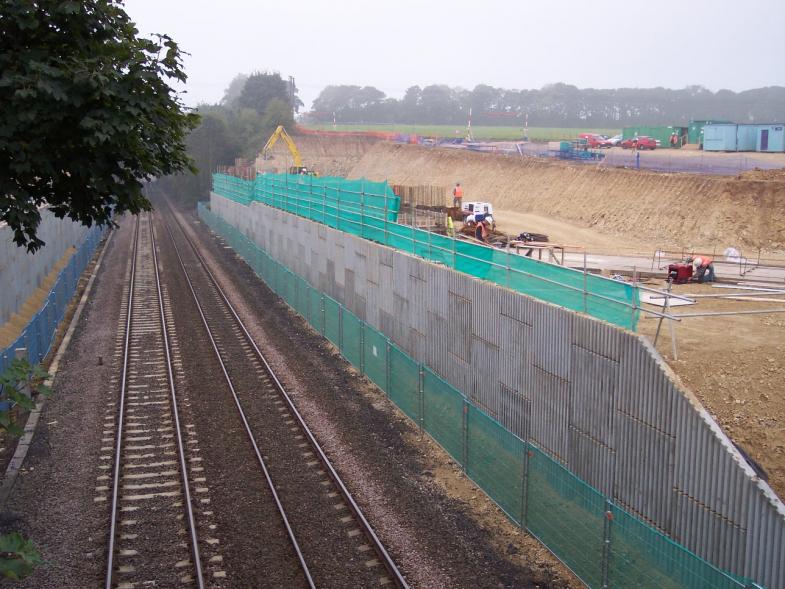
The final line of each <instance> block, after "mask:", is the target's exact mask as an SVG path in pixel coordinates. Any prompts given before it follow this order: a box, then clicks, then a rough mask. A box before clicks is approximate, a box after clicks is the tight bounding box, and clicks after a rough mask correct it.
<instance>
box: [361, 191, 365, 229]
mask: <svg viewBox="0 0 785 589" xmlns="http://www.w3.org/2000/svg"><path fill="white" fill-rule="evenodd" d="M364 229H365V182H363V183H362V184H361V185H360V237H365V231H364Z"/></svg>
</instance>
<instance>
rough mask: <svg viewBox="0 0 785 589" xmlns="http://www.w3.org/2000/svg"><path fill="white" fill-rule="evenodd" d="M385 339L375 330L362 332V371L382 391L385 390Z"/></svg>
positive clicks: (386, 360) (386, 385) (386, 386)
mask: <svg viewBox="0 0 785 589" xmlns="http://www.w3.org/2000/svg"><path fill="white" fill-rule="evenodd" d="M388 361H389V360H388V358H387V338H386V337H384V336H383V335H382V334H381V333H379V332H378V331H376V330H375V329H371V328H366V329H365V330H364V332H363V362H364V366H363V370H364V372H365V374H366V376H367V377H368V378H370V379H371V381H372V382H373V383H374V384H375V385H376V386H378V387H379V388H380V389H382V390H387V389H388V387H389V385H388V383H387V363H388Z"/></svg>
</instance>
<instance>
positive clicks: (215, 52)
mask: <svg viewBox="0 0 785 589" xmlns="http://www.w3.org/2000/svg"><path fill="white" fill-rule="evenodd" d="M125 6H126V10H127V12H128V13H129V14H130V15H131V18H132V19H133V20H134V21H135V22H136V23H137V25H138V27H139V29H140V31H141V32H142V33H143V34H149V33H167V34H169V35H170V36H171V37H173V38H174V39H175V40H176V41H177V42H178V43H179V44H180V46H181V48H182V49H183V50H184V51H187V52H189V53H190V54H191V56H190V57H189V58H187V60H186V73H187V74H188V85H187V92H188V94H187V95H186V96H185V101H186V103H187V104H189V105H195V104H197V103H199V102H211V103H212V102H217V101H219V100H220V99H221V96H222V95H223V91H224V89H225V88H226V86H227V85H228V84H229V82H230V80H231V79H232V78H233V77H234V76H235V75H236V74H238V73H241V72H242V73H250V72H253V71H257V70H272V71H278V72H280V73H281V75H282V76H283V77H284V78H286V77H287V76H289V75H291V76H294V77H295V80H296V83H297V86H298V88H299V89H300V98H301V99H302V100H303V102H304V103H305V105H306V109H307V108H309V107H310V105H311V102H312V101H313V100H314V99H315V98H316V97H317V96H318V94H319V92H320V91H321V90H322V89H323V88H324V87H325V86H327V85H329V84H357V85H361V86H366V85H367V86H375V87H377V88H378V89H380V90H382V91H383V92H385V93H386V94H387V95H388V96H392V97H395V98H400V97H401V96H402V95H403V93H404V91H405V90H406V88H408V87H409V86H411V85H414V84H418V85H420V86H426V85H428V84H447V85H450V86H461V87H463V88H467V89H471V88H474V86H475V85H477V84H489V85H491V86H500V87H503V88H515V89H524V88H525V89H531V88H540V87H542V86H543V85H545V84H549V83H554V82H564V83H567V84H573V85H575V86H578V87H580V88H617V87H654V86H664V87H667V88H683V87H685V86H687V85H691V84H700V85H703V86H706V87H707V88H709V89H711V90H718V89H721V88H728V89H730V90H735V91H739V90H746V89H750V88H758V87H761V86H772V85H778V86H785V0H623V1H622V0H555V1H549V0H538V1H534V0H509V1H503V0H482V1H478V0H453V1H451V2H443V1H438V2H432V1H428V0H385V1H382V2H376V1H374V0H363V1H360V0H332V1H330V2H328V1H318V0H279V1H278V2H258V1H257V2H255V1H253V0H220V1H218V0H126V3H125Z"/></svg>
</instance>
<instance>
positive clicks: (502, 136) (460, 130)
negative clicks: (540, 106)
mask: <svg viewBox="0 0 785 589" xmlns="http://www.w3.org/2000/svg"><path fill="white" fill-rule="evenodd" d="M301 126H302V127H305V128H306V129H313V130H317V131H380V132H385V133H414V134H417V135H422V136H424V137H464V136H465V134H466V127H456V126H453V125H373V124H368V125H335V127H333V125H332V123H325V124H309V125H301ZM579 133H598V134H601V135H607V136H608V137H612V136H613V135H617V134H619V133H621V129H586V128H579V129H570V128H559V127H529V140H530V141H560V140H571V139H575V138H576V137H578V134H579ZM472 134H473V135H474V138H475V139H478V140H490V139H495V140H499V141H516V140H520V139H522V138H523V128H522V127H520V126H517V127H483V126H478V127H472Z"/></svg>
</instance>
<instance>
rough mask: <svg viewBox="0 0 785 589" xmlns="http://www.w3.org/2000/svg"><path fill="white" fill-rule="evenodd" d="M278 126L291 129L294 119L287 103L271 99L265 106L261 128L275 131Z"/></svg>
mask: <svg viewBox="0 0 785 589" xmlns="http://www.w3.org/2000/svg"><path fill="white" fill-rule="evenodd" d="M278 125H283V126H284V127H289V128H290V129H293V128H294V117H292V110H291V109H290V108H289V105H288V104H287V103H285V102H284V101H283V100H279V99H278V98H273V99H272V100H271V101H270V102H269V103H268V104H267V108H265V109H264V117H263V118H262V128H263V129H275V128H276V127H277V126H278Z"/></svg>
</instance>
